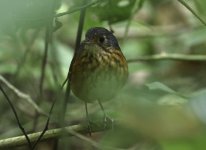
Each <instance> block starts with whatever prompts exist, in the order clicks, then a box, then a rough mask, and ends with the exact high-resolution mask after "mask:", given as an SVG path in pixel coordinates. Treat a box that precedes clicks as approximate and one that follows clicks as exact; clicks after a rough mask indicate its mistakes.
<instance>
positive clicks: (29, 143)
mask: <svg viewBox="0 0 206 150" xmlns="http://www.w3.org/2000/svg"><path fill="white" fill-rule="evenodd" d="M0 90H1V92H2V93H3V95H4V97H5V98H6V100H7V101H8V103H9V105H10V107H11V109H12V111H13V113H14V116H15V118H16V121H17V124H18V126H19V128H20V130H21V131H22V133H23V134H24V135H23V136H22V137H23V138H24V139H25V144H28V146H29V148H30V149H31V150H32V145H31V141H30V139H29V137H28V135H27V133H26V131H25V130H24V127H23V126H22V125H21V123H20V121H19V117H18V115H17V112H16V110H15V108H14V106H13V104H12V102H11V100H10V99H9V97H8V96H7V94H6V92H5V91H4V89H3V88H2V86H1V84H0Z"/></svg>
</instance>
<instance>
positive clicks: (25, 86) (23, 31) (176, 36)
mask: <svg viewBox="0 0 206 150" xmlns="http://www.w3.org/2000/svg"><path fill="white" fill-rule="evenodd" d="M180 2H181V1H178V0H177V1H173V0H88V1H87V3H86V4H84V1H83V0H44V1H41V0H17V1H11V0H0V75H1V76H3V77H4V78H5V79H6V80H7V81H9V82H10V83H11V84H12V85H13V86H15V87H16V88H17V89H19V90H20V91H22V92H23V93H26V94H28V95H29V96H30V97H31V98H32V100H34V101H35V103H37V104H38V105H39V107H40V108H41V109H42V110H44V111H45V112H49V110H50V107H51V104H52V101H54V99H57V103H56V104H55V108H54V111H53V113H52V120H51V122H50V129H51V128H54V127H55V124H56V123H57V122H58V118H59V114H60V111H61V104H62V101H63V99H64V91H65V90H63V91H60V90H59V89H60V86H61V84H62V83H63V81H64V80H65V78H66V76H67V72H68V69H69V64H70V61H71V59H72V56H73V52H74V49H75V40H76V35H77V28H78V23H79V15H80V9H81V8H82V6H87V9H86V16H85V20H84V28H83V35H82V39H84V34H85V32H86V31H87V30H88V29H89V28H91V27H95V26H101V27H105V28H107V29H112V30H113V31H114V35H115V36H116V37H117V39H118V41H119V44H120V47H121V49H122V52H123V53H124V55H125V56H126V58H127V60H131V59H136V58H137V59H140V58H141V57H143V58H144V56H153V55H155V54H157V55H161V56H165V55H166V56H167V55H171V54H174V53H175V54H177V55H178V54H184V56H185V57H187V55H194V56H195V55H202V56H204V55H205V54H206V50H205V49H206V42H205V41H206V28H205V25H204V24H203V23H201V22H200V21H199V20H198V18H197V17H196V16H194V15H193V14H192V13H191V11H189V9H188V8H186V7H185V6H183V4H182V3H180ZM185 2H186V4H187V5H188V6H189V8H191V9H192V10H193V11H194V12H195V13H196V14H197V15H198V16H199V17H201V18H202V19H203V20H204V19H205V20H206V17H205V14H206V1H204V0H192V1H185ZM66 11H69V12H71V13H67V14H65V15H60V13H62V12H66ZM48 26H50V27H51V26H52V27H53V28H55V30H54V32H52V33H53V34H51V35H50V37H49V41H50V43H49V49H48V58H47V63H46V69H45V78H44V84H43V90H42V91H41V90H40V86H41V84H40V78H41V74H42V61H43V57H44V52H45V41H46V39H45V37H46V35H45V32H46V28H47V27H48ZM205 60H206V59H205ZM128 65H129V79H128V81H127V84H126V85H125V87H124V89H123V90H122V91H121V92H120V93H118V94H117V96H116V97H115V98H114V99H113V100H111V101H109V102H106V103H104V107H105V109H106V112H107V114H108V115H109V116H110V117H111V118H113V119H114V120H115V121H117V124H115V126H114V128H113V129H112V130H108V131H102V132H99V133H94V134H92V137H89V136H88V137H89V138H91V139H92V140H94V141H96V142H97V143H98V144H99V145H100V147H101V146H102V147H103V148H102V149H106V148H104V147H105V146H106V147H110V148H113V149H128V150H204V149H206V143H205V140H206V136H205V132H206V130H205V123H206V111H205V107H206V102H205V101H206V88H205V85H206V78H205V74H206V62H205V61H183V60H182V61H181V60H180V61H177V60H169V59H168V60H167V59H166V60H162V59H159V60H153V61H150V60H146V61H140V60H139V61H138V60H137V61H136V62H132V63H131V62H130V63H128ZM0 82H1V85H2V86H3V87H4V89H5V90H6V92H7V94H8V95H9V97H10V99H11V100H12V103H13V104H14V106H15V108H16V109H17V112H18V114H19V116H20V120H21V122H22V125H23V126H24V127H25V129H26V130H27V131H28V132H30V133H31V132H35V131H42V129H43V127H44V125H45V122H46V119H47V118H46V117H45V116H43V115H37V114H36V112H35V109H34V107H33V106H31V105H30V104H29V103H28V102H27V101H25V99H22V97H19V96H18V95H16V94H15V92H14V91H13V90H11V88H9V87H8V85H6V84H4V83H3V82H2V80H1V81H0ZM41 92H42V95H41ZM40 95H41V96H40ZM89 113H90V115H91V116H94V119H95V117H96V115H97V116H99V117H98V118H101V117H102V112H101V110H100V108H99V106H98V104H97V103H92V104H89ZM0 118H1V124H0V139H4V138H9V137H15V136H18V135H21V134H22V133H21V131H20V130H19V128H18V126H17V124H16V120H15V118H14V115H13V113H12V111H11V108H10V106H9V105H8V103H7V101H6V100H5V98H4V97H3V95H0ZM65 118H66V123H67V125H71V124H78V123H82V122H85V110H84V103H83V102H82V101H81V100H78V99H77V98H75V97H74V96H72V98H71V101H70V102H68V108H67V112H66V117H65ZM50 143H52V141H46V142H43V143H41V144H40V146H39V147H38V149H40V150H41V149H42V150H47V149H48V150H51V149H54V147H53V144H50ZM13 149H27V148H25V147H18V148H13ZM58 149H61V150H64V149H65V150H67V149H74V150H75V149H77V150H78V149H88V150H90V149H96V148H94V147H92V146H91V143H89V142H87V141H84V140H80V139H78V138H77V137H64V138H61V139H60V144H59V145H58Z"/></svg>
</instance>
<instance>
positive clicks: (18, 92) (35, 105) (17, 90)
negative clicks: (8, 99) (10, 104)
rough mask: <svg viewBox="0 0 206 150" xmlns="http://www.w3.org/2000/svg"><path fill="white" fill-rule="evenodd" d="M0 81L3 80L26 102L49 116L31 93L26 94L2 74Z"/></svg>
mask: <svg viewBox="0 0 206 150" xmlns="http://www.w3.org/2000/svg"><path fill="white" fill-rule="evenodd" d="M0 81H1V82H3V83H4V84H5V85H6V86H7V87H8V88H9V89H10V90H11V91H13V92H14V93H15V94H16V95H17V96H18V97H19V98H21V99H24V100H25V101H26V102H28V103H29V104H30V105H31V106H32V107H34V109H35V110H36V111H37V112H38V113H39V114H42V115H44V116H47V114H46V113H45V112H44V110H42V109H41V108H40V107H39V106H38V105H37V104H36V103H35V102H34V100H33V99H32V98H31V96H30V95H28V94H25V93H23V92H21V91H20V90H19V89H17V88H16V87H15V86H13V85H12V84H11V83H10V82H9V81H7V80H6V79H5V78H4V77H3V76H2V75H0Z"/></svg>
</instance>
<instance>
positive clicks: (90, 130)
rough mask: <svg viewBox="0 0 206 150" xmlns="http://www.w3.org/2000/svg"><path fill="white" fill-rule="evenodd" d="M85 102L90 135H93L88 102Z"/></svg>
mask: <svg viewBox="0 0 206 150" xmlns="http://www.w3.org/2000/svg"><path fill="white" fill-rule="evenodd" d="M84 104H85V109H86V118H87V124H88V130H89V135H90V136H91V135H92V128H91V124H90V119H89V113H88V108H87V102H85V103H84Z"/></svg>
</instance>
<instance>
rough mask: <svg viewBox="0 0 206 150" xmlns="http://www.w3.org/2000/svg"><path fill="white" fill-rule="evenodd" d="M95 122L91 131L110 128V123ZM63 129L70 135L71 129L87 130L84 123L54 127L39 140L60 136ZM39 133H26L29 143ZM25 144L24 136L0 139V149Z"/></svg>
mask: <svg viewBox="0 0 206 150" xmlns="http://www.w3.org/2000/svg"><path fill="white" fill-rule="evenodd" d="M95 124H96V125H95ZM95 124H93V126H92V132H99V131H104V130H108V129H110V128H111V125H108V126H107V127H108V128H105V124H104V123H102V122H101V123H95ZM65 130H66V131H68V132H69V135H70V136H72V135H74V132H73V131H75V132H78V133H83V134H86V133H87V132H88V127H87V126H86V125H83V124H79V125H72V126H67V127H65V128H56V129H51V130H47V131H46V132H45V134H44V135H43V137H42V138H41V141H43V140H48V139H53V138H58V137H61V136H62V132H63V131H65ZM41 134H42V132H36V133H32V134H28V137H29V139H30V141H31V143H33V142H35V141H36V140H37V139H38V138H39V136H40V135H41ZM64 135H65V134H64ZM25 144H27V141H26V139H25V136H17V137H12V138H7V139H2V140H0V149H2V148H9V147H17V146H23V145H25Z"/></svg>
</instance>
